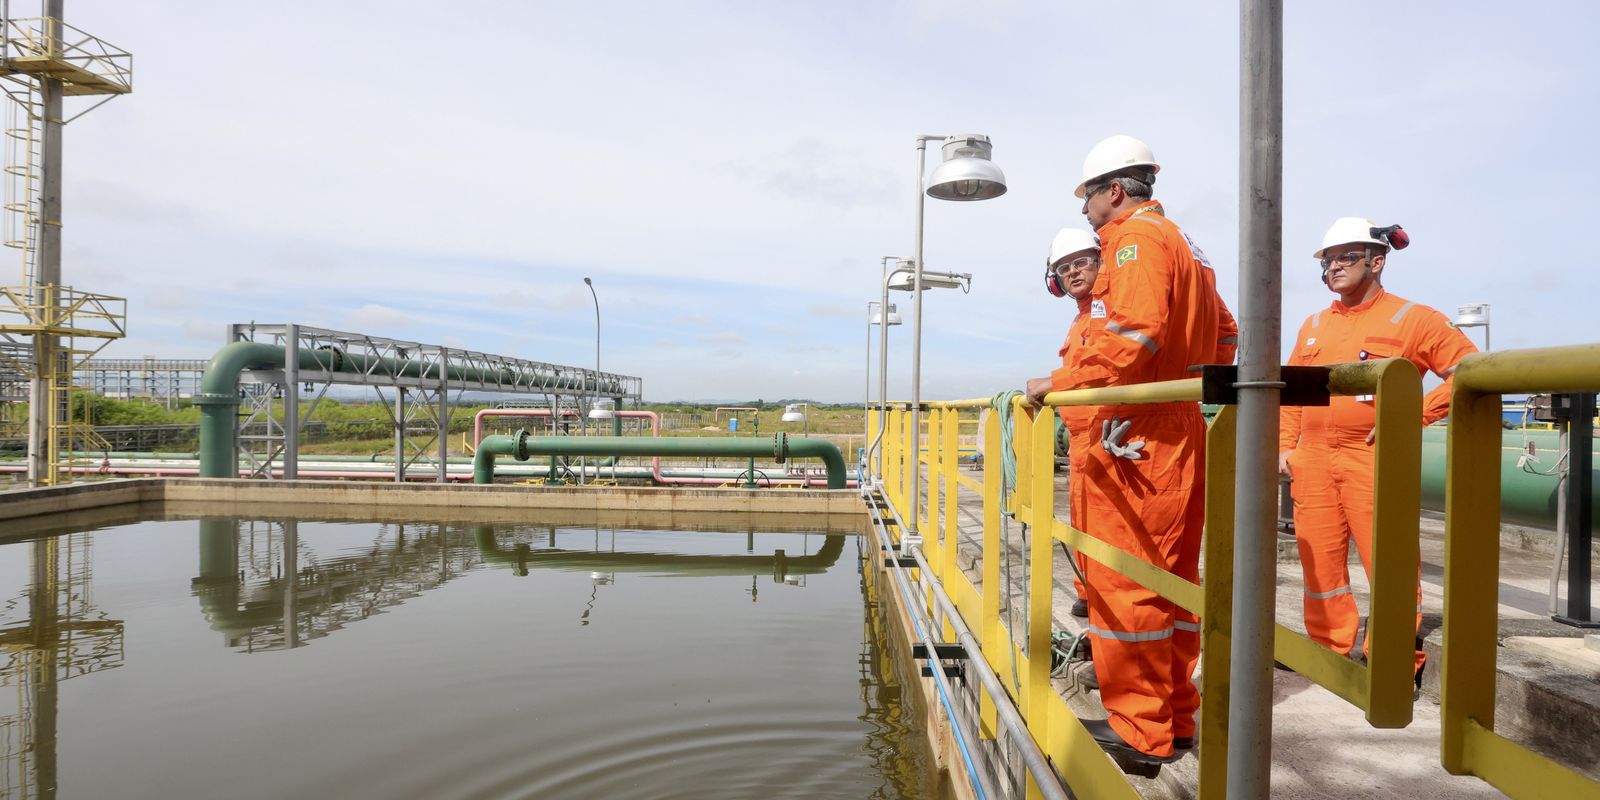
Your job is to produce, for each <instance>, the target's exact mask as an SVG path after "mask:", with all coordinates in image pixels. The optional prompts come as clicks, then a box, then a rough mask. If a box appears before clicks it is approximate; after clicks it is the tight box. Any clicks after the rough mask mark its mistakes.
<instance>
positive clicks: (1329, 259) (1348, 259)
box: [1317, 250, 1367, 270]
mask: <svg viewBox="0 0 1600 800" xmlns="http://www.w3.org/2000/svg"><path fill="white" fill-rule="evenodd" d="M1366 257H1367V253H1366V251H1365V250H1351V251H1350V252H1348V253H1340V254H1338V255H1336V256H1323V258H1322V259H1321V260H1320V261H1318V262H1317V263H1319V264H1321V265H1322V268H1323V269H1324V270H1327V269H1331V268H1332V267H1333V266H1334V265H1335V264H1337V265H1339V266H1341V267H1353V266H1355V265H1357V264H1359V263H1361V262H1362V260H1364V259H1365V258H1366Z"/></svg>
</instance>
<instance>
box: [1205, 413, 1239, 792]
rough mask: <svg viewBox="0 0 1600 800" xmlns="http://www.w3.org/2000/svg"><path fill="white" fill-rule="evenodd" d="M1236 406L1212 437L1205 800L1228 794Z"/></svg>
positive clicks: (1222, 416) (1220, 417)
mask: <svg viewBox="0 0 1600 800" xmlns="http://www.w3.org/2000/svg"><path fill="white" fill-rule="evenodd" d="M1234 433H1235V425H1234V407H1233V406H1223V408H1222V410H1221V411H1219V412H1217V416H1216V418H1215V419H1213V420H1212V421H1211V427H1210V429H1209V430H1208V431H1207V432H1206V530H1205V575H1204V576H1203V577H1202V586H1201V588H1202V589H1203V590H1204V592H1205V599H1204V603H1205V606H1204V609H1203V612H1202V613H1201V615H1200V637H1201V647H1200V651H1201V654H1202V656H1203V658H1204V659H1205V663H1204V666H1203V668H1202V670H1201V673H1200V730H1199V734H1200V800H1215V798H1222V797H1226V796H1227V791H1228V683H1229V677H1230V675H1231V674H1232V672H1231V670H1232V665H1231V664H1230V663H1229V662H1230V661H1231V657H1230V655H1229V650H1230V648H1231V647H1232V646H1233V481H1232V480H1231V478H1232V476H1233V466H1234V444H1235V442H1234Z"/></svg>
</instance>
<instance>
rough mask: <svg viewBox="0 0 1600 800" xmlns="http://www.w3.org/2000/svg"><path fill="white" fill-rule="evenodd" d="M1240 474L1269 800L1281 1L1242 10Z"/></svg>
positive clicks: (1240, 735) (1249, 777)
mask: <svg viewBox="0 0 1600 800" xmlns="http://www.w3.org/2000/svg"><path fill="white" fill-rule="evenodd" d="M1239 28H1240V30H1239V34H1240V35H1239V49H1240V53H1239V61H1240V91H1239V117H1240V119H1239V123H1240V124H1239V127H1240V132H1239V133H1240V135H1239V211H1240V215H1239V256H1240V258H1239V262H1240V272H1239V304H1240V306H1239V308H1240V314H1239V332H1240V334H1241V335H1242V339H1241V342H1240V344H1241V347H1240V358H1239V382H1238V384H1236V385H1237V386H1238V389H1239V418H1238V419H1239V429H1238V439H1237V443H1238V444H1237V446H1238V464H1237V468H1236V473H1235V484H1234V504H1235V508H1236V515H1237V516H1236V523H1235V528H1234V537H1235V546H1234V551H1233V552H1234V559H1233V576H1234V585H1233V646H1232V649H1231V655H1232V662H1233V668H1232V671H1231V674H1232V686H1231V687H1230V693H1229V702H1228V781H1227V787H1228V791H1227V796H1228V797H1229V798H1233V799H1234V800H1250V799H1251V798H1261V799H1262V800H1265V798H1267V797H1269V795H1270V793H1271V788H1272V783H1271V776H1272V758H1271V753H1272V638H1273V622H1274V619H1275V609H1274V606H1275V605H1276V601H1277V594H1276V585H1275V584H1276V578H1277V572H1276V568H1277V564H1276V561H1277V559H1276V557H1275V554H1276V553H1277V547H1276V539H1277V509H1276V500H1277V497H1276V489H1277V486H1278V477H1277V472H1278V400H1279V390H1280V389H1281V388H1282V387H1283V383H1282V382H1281V381H1280V370H1279V367H1278V364H1279V360H1280V356H1281V353H1280V352H1279V351H1280V343H1279V341H1278V339H1279V334H1280V330H1281V328H1282V325H1283V320H1282V311H1283V308H1282V305H1283V297H1282V286H1281V279H1282V263H1281V256H1282V252H1283V211H1282V208H1281V206H1280V198H1281V197H1282V194H1283V0H1244V2H1243V3H1242V5H1241V7H1240V25H1239Z"/></svg>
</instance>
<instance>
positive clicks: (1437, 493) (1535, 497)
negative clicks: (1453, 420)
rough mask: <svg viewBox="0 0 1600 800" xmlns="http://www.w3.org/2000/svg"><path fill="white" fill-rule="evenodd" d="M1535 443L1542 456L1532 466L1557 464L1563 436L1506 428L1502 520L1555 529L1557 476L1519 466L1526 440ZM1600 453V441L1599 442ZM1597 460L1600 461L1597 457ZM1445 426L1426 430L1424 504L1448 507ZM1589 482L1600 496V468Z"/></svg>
mask: <svg viewBox="0 0 1600 800" xmlns="http://www.w3.org/2000/svg"><path fill="white" fill-rule="evenodd" d="M1524 437H1526V441H1527V442H1529V443H1531V444H1533V445H1534V447H1535V454H1536V455H1537V456H1538V458H1539V463H1538V464H1537V465H1533V464H1530V465H1529V466H1530V467H1533V468H1534V469H1537V470H1539V471H1541V472H1545V471H1549V470H1551V469H1552V468H1553V467H1554V466H1555V464H1556V457H1557V455H1558V454H1557V447H1558V444H1559V438H1558V435H1557V433H1556V432H1555V431H1533V430H1530V431H1520V430H1512V431H1506V432H1505V433H1504V434H1503V435H1502V437H1501V442H1500V519H1501V521H1503V522H1509V523H1514V524H1518V525H1531V526H1534V527H1539V528H1549V529H1553V528H1555V526H1556V487H1557V481H1556V476H1555V475H1538V474H1535V473H1532V472H1529V471H1527V470H1526V469H1523V468H1522V467H1519V466H1517V460H1518V458H1519V457H1520V456H1521V455H1522V454H1523V453H1525V452H1527V451H1526V450H1523V449H1522V448H1523V441H1524ZM1595 449H1596V452H1600V441H1597V442H1596V448H1595ZM1596 463H1600V457H1597V459H1596ZM1444 480H1445V429H1444V428H1442V427H1439V428H1426V429H1424V430H1423V431H1422V507H1423V508H1427V509H1432V510H1434V511H1443V510H1444ZM1589 485H1590V486H1591V487H1592V491H1594V492H1595V494H1596V495H1597V496H1600V469H1597V470H1594V471H1592V472H1590V474H1589Z"/></svg>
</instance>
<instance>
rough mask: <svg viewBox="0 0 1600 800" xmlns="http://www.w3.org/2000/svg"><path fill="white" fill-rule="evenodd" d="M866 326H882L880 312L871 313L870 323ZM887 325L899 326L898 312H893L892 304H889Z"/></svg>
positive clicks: (881, 314)
mask: <svg viewBox="0 0 1600 800" xmlns="http://www.w3.org/2000/svg"><path fill="white" fill-rule="evenodd" d="M867 324H869V325H882V324H883V313H882V312H880V311H873V312H872V321H871V322H869V323H867ZM889 324H890V325H899V324H900V312H898V311H896V310H895V307H894V303H890V304H889Z"/></svg>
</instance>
